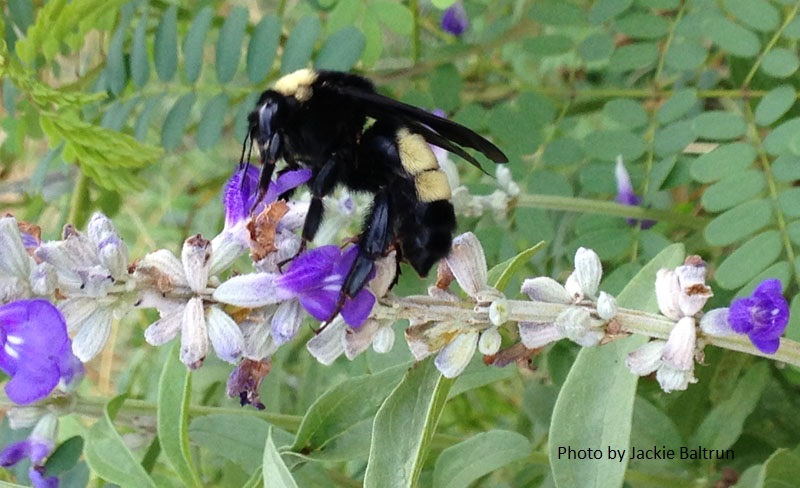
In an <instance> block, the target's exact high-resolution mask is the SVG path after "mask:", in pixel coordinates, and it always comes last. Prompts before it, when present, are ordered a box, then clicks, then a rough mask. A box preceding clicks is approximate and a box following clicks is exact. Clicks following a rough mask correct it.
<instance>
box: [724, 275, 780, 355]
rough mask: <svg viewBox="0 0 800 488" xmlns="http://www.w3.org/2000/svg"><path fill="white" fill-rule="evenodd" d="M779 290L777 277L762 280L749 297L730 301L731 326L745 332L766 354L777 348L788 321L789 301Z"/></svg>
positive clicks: (729, 318) (741, 332)
mask: <svg viewBox="0 0 800 488" xmlns="http://www.w3.org/2000/svg"><path fill="white" fill-rule="evenodd" d="M781 289H782V286H781V282H780V281H779V280H777V279H769V280H765V281H763V282H762V283H761V284H760V285H758V287H756V289H755V290H754V291H753V294H752V295H751V296H749V297H746V298H739V299H737V300H734V301H733V303H732V304H731V307H730V312H729V314H728V322H729V323H730V325H731V328H732V329H733V330H734V331H735V332H738V333H740V334H747V335H748V337H749V338H750V341H751V342H752V343H753V345H754V346H755V347H756V348H757V349H759V350H760V351H762V352H764V353H767V354H773V353H774V352H775V351H777V350H778V346H779V345H780V337H781V336H782V335H783V332H784V330H786V325H787V324H788V323H789V304H788V303H787V302H786V299H785V298H784V296H783V294H782V291H781Z"/></svg>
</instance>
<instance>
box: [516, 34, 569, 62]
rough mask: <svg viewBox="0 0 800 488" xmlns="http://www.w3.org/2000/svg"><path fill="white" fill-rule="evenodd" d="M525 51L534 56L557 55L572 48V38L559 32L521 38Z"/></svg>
mask: <svg viewBox="0 0 800 488" xmlns="http://www.w3.org/2000/svg"><path fill="white" fill-rule="evenodd" d="M522 46H523V49H524V50H525V52H526V53H528V54H531V55H534V56H541V57H544V56H558V55H561V54H565V53H567V52H569V51H570V49H572V39H570V38H569V37H567V36H562V35H559V34H554V35H541V36H536V37H530V38H527V39H523V40H522Z"/></svg>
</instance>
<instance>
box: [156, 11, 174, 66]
mask: <svg viewBox="0 0 800 488" xmlns="http://www.w3.org/2000/svg"><path fill="white" fill-rule="evenodd" d="M153 51H154V55H155V62H156V73H158V77H159V79H161V80H162V81H169V80H171V79H172V77H173V76H175V70H176V69H177V68H178V7H176V6H175V5H172V6H170V7H169V8H168V9H167V10H166V12H164V16H163V17H161V22H159V23H158V29H156V39H155V42H153Z"/></svg>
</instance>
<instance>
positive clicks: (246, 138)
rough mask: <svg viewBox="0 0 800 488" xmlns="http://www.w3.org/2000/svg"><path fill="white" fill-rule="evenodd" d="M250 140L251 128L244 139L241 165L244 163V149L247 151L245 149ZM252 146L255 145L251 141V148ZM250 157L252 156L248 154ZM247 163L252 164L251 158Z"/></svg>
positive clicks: (240, 159)
mask: <svg viewBox="0 0 800 488" xmlns="http://www.w3.org/2000/svg"><path fill="white" fill-rule="evenodd" d="M248 140H251V139H250V131H249V130H248V131H247V134H245V135H244V141H242V155H241V156H239V167H241V166H242V165H243V164H244V151H245V149H247V141H248ZM252 147H253V143H252V142H251V143H250V148H251V150H252ZM249 157H250V156H248V159H249ZM247 164H250V161H249V160H248V161H247Z"/></svg>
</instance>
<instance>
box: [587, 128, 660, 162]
mask: <svg viewBox="0 0 800 488" xmlns="http://www.w3.org/2000/svg"><path fill="white" fill-rule="evenodd" d="M583 148H584V151H586V154H587V155H590V156H594V157H595V158H597V159H599V160H601V161H612V162H613V161H616V159H617V156H620V155H621V156H622V159H623V160H624V161H626V162H632V161H634V160H636V159H637V158H638V157H639V156H641V155H642V154H644V150H645V147H644V143H643V142H642V139H641V137H640V136H638V135H635V134H631V133H630V132H627V131H621V130H613V131H612V130H598V131H594V132H592V133H590V134H589V135H587V136H586V138H585V139H584V141H583Z"/></svg>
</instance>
